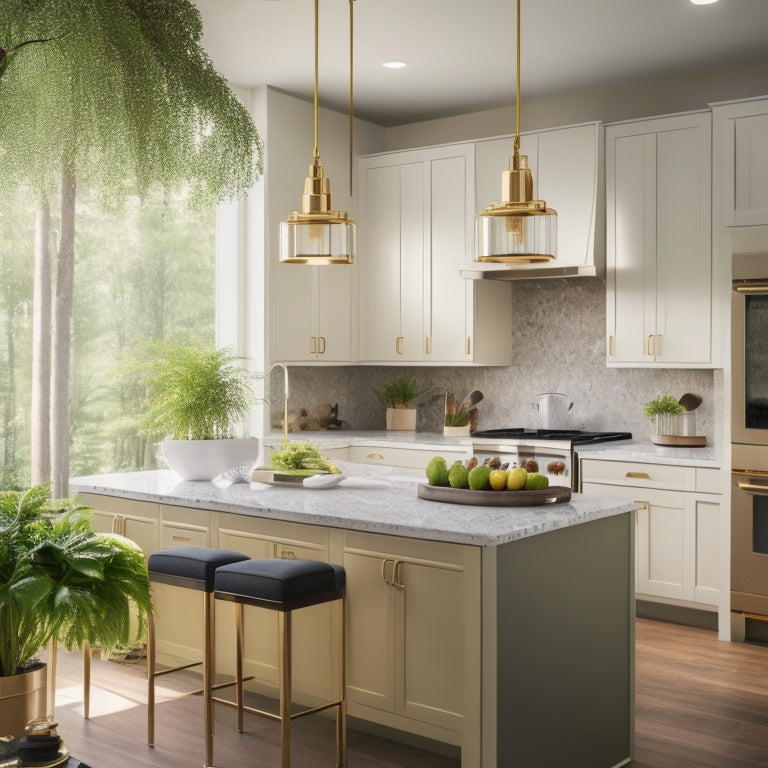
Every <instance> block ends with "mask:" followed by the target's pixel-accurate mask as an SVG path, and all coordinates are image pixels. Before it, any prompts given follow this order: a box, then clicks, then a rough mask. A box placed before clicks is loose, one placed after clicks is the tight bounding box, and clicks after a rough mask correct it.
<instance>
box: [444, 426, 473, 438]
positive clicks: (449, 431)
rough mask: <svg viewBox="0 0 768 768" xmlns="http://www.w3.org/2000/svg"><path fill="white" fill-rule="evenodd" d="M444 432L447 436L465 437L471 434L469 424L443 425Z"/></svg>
mask: <svg viewBox="0 0 768 768" xmlns="http://www.w3.org/2000/svg"><path fill="white" fill-rule="evenodd" d="M443 434H444V435H445V436H446V437H465V436H466V435H468V434H469V424H465V425H464V426H463V427H443Z"/></svg>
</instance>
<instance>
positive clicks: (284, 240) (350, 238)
mask: <svg viewBox="0 0 768 768" xmlns="http://www.w3.org/2000/svg"><path fill="white" fill-rule="evenodd" d="M352 2H353V0H350V122H351V120H352V105H351V100H352V98H351V94H352V85H351V77H352V76H351V72H352V55H351V48H352ZM317 41H318V0H315V98H314V123H315V146H314V150H313V152H312V164H311V165H310V166H309V176H307V178H306V179H305V181H304V194H303V195H302V196H301V211H291V212H290V213H289V214H288V218H286V219H284V220H283V221H281V222H280V252H279V260H280V262H281V263H282V264H313V265H318V266H324V265H327V264H354V263H355V251H356V243H355V222H354V221H352V219H350V218H349V216H348V214H347V212H346V211H335V210H333V209H332V208H331V183H330V181H329V180H328V178H326V176H325V172H324V171H323V164H322V162H321V161H320V153H319V151H318V148H317V143H318V142H317V135H318V130H317V124H318V84H317V79H318V78H317V73H318V45H317ZM350 136H351V132H350ZM351 147H352V145H351V140H350V180H351V172H352V149H351ZM350 185H351V181H350ZM350 194H351V189H350Z"/></svg>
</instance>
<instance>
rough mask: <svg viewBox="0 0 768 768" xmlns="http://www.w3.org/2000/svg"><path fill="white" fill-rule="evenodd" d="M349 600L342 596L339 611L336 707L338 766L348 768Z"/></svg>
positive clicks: (338, 767)
mask: <svg viewBox="0 0 768 768" xmlns="http://www.w3.org/2000/svg"><path fill="white" fill-rule="evenodd" d="M346 610H347V600H346V598H345V597H342V598H341V605H340V612H339V706H338V707H337V708H336V768H347V667H346V663H347V648H346V642H347V636H346Z"/></svg>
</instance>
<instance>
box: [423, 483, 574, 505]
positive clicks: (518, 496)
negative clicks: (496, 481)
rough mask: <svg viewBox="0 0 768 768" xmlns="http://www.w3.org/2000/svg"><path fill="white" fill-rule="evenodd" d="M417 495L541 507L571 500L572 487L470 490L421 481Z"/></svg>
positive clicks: (465, 501) (428, 497)
mask: <svg viewBox="0 0 768 768" xmlns="http://www.w3.org/2000/svg"><path fill="white" fill-rule="evenodd" d="M416 495H417V496H418V497H419V498H420V499H427V500H428V501H445V502H448V503H449V504H471V505H472V506H475V507H539V506H543V505H545V504H562V503H564V502H566V501H570V499H571V489H570V488H566V487H565V486H564V485H551V486H550V487H549V488H545V489H544V490H541V491H470V490H468V489H466V488H449V487H448V486H444V485H428V484H427V483H419V485H418V487H417V488H416Z"/></svg>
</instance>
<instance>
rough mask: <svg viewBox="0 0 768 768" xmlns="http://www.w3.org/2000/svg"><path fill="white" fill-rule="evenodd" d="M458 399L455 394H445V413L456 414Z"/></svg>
mask: <svg viewBox="0 0 768 768" xmlns="http://www.w3.org/2000/svg"><path fill="white" fill-rule="evenodd" d="M456 408H457V406H456V398H455V397H454V395H453V392H446V393H445V412H446V413H456Z"/></svg>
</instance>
